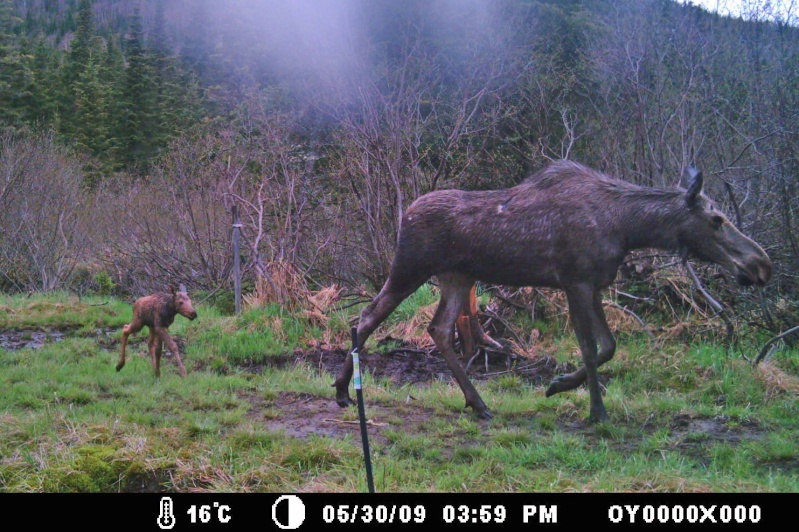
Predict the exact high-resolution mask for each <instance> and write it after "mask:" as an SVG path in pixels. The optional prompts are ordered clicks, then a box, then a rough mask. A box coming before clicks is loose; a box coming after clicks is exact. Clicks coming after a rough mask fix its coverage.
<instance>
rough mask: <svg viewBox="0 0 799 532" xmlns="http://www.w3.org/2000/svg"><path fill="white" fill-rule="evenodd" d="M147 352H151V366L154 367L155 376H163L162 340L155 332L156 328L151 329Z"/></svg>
mask: <svg viewBox="0 0 799 532" xmlns="http://www.w3.org/2000/svg"><path fill="white" fill-rule="evenodd" d="M147 350H148V351H149V352H150V364H152V366H153V371H154V372H155V376H156V378H157V377H160V376H161V339H160V338H159V337H158V334H156V332H155V327H151V328H150V339H149V340H148V341H147Z"/></svg>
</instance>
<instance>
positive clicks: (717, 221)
mask: <svg viewBox="0 0 799 532" xmlns="http://www.w3.org/2000/svg"><path fill="white" fill-rule="evenodd" d="M711 223H712V224H713V227H715V228H716V229H718V228H719V227H721V226H722V225H724V217H723V216H719V215H718V214H716V215H715V216H713V218H712V219H711Z"/></svg>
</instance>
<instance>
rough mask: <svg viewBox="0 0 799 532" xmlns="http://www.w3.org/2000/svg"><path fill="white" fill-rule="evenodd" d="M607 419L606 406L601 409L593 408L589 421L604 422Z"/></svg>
mask: <svg viewBox="0 0 799 532" xmlns="http://www.w3.org/2000/svg"><path fill="white" fill-rule="evenodd" d="M607 420H608V413H607V411H605V409H604V408H603V409H601V410H591V413H590V414H589V415H588V422H589V423H604V422H605V421H607Z"/></svg>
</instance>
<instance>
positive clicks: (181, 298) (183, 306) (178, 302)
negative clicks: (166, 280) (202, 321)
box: [169, 285, 197, 320]
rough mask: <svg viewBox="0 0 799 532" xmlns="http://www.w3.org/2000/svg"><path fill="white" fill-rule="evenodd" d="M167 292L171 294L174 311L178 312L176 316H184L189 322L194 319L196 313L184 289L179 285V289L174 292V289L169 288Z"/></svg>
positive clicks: (172, 287)
mask: <svg viewBox="0 0 799 532" xmlns="http://www.w3.org/2000/svg"><path fill="white" fill-rule="evenodd" d="M169 290H170V292H171V293H172V297H173V298H174V301H175V309H176V310H177V311H178V314H180V315H181V316H185V317H186V318H189V319H190V320H193V319H194V318H196V317H197V311H196V310H194V306H193V305H192V303H191V299H190V298H189V294H188V293H186V287H185V286H184V285H180V288H178V289H177V290H175V287H174V286H171V287H170V288H169Z"/></svg>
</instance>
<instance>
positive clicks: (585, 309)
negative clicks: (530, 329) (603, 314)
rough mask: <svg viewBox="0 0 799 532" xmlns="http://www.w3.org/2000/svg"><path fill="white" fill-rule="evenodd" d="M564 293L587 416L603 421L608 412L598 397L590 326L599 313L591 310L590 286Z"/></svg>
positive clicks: (594, 349)
mask: <svg viewBox="0 0 799 532" xmlns="http://www.w3.org/2000/svg"><path fill="white" fill-rule="evenodd" d="M566 297H567V299H568V301H569V313H570V314H571V321H572V327H573V328H574V332H575V334H576V336H577V342H578V344H579V345H580V352H581V353H582V355H583V365H584V367H585V379H586V381H587V382H588V394H589V397H590V401H591V408H590V413H589V417H588V419H589V421H591V422H594V423H596V422H601V421H605V420H607V418H608V413H607V410H605V404H604V403H603V401H602V391H601V389H600V386H599V375H598V372H597V368H598V366H599V364H598V359H597V358H598V357H597V346H596V337H595V336H594V330H595V325H596V324H597V323H599V321H600V317H599V316H597V315H596V314H595V310H594V297H595V295H594V290H593V289H591V288H590V287H587V286H580V287H577V288H575V289H572V290H568V291H567V292H566ZM602 321H604V319H602ZM575 373H576V372H575ZM569 377H571V378H572V380H577V379H578V377H577V376H576V375H575V374H572V375H570V376H569ZM550 387H551V386H550Z"/></svg>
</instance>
